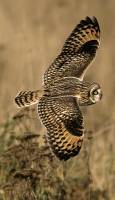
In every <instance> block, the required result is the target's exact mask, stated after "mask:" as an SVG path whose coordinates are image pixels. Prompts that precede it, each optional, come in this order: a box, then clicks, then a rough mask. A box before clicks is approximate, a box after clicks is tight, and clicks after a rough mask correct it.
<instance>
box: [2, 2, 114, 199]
mask: <svg viewBox="0 0 115 200" xmlns="http://www.w3.org/2000/svg"><path fill="white" fill-rule="evenodd" d="M86 16H96V17H97V19H98V21H99V24H100V28H101V45H100V49H99V50H98V52H97V56H96V59H95V61H94V62H93V64H92V66H91V68H90V70H89V71H88V72H87V75H86V77H85V78H86V79H89V80H93V81H96V82H99V83H100V85H101V86H102V89H103V99H102V101H101V102H100V103H98V104H96V105H94V106H92V107H88V108H87V110H85V111H84V117H85V127H86V137H85V141H84V145H83V148H82V150H81V152H80V154H79V156H78V157H75V158H73V159H71V160H70V161H68V162H67V163H60V162H59V161H57V159H56V158H55V157H53V158H52V156H51V155H50V152H49V150H48V149H45V147H44V145H43V146H42V145H41V144H42V140H43V139H42V138H41V136H43V135H44V133H45V129H44V128H43V126H42V125H41V124H40V121H39V119H38V116H37V113H36V111H24V116H22V118H21V117H14V116H15V115H16V113H18V112H20V111H19V110H18V109H17V107H16V106H15V104H14V97H15V96H16V94H17V93H18V92H19V91H20V90H28V89H29V90H30V89H38V88H40V87H41V85H42V82H43V74H44V71H45V69H46V68H47V67H48V66H49V65H50V63H51V62H52V61H53V59H54V58H55V57H56V56H57V54H58V53H59V52H60V49H61V47H62V46H63V43H64V41H65V39H66V37H67V36H68V34H69V33H70V32H71V31H72V29H73V28H74V26H75V25H76V24H77V23H78V22H79V20H80V19H82V18H84V17H86ZM114 18H115V2H114V0H110V1H107V0H106V1H105V0H101V1H99V0H97V1H91V0H87V1H85V0H72V1H69V0H55V1H54V0H47V1H45V0H42V1H41V0H39V1H32V0H28V1H27V0H20V1H15V0H10V1H8V0H4V1H3V0H0V27H1V29H0V90H1V95H0V110H1V114H0V138H1V142H0V150H1V155H2V153H4V154H3V155H2V156H1V160H0V166H1V172H0V173H1V178H0V186H1V190H0V200H4V199H5V200H11V199H14V200H18V199H22V200H23V199H24V200H25V199H29V200H30V199H31V200H33V199H40V200H46V199H50V200H55V199H60V200H63V199H67V200H69V199H70V198H71V199H72V200H74V199H80V200H89V199H92V200H98V199H99V200H106V199H107V200H114V199H115V190H114V188H115V145H114V138H115V136H114V132H115V100H114V99H115V69H114V66H115V55H114V54H115V45H114V44H115V23H114ZM25 113H26V114H25ZM27 113H29V114H27ZM22 119H23V120H22ZM24 132H32V133H33V134H35V135H36V134H40V135H41V136H40V138H39V137H38V136H35V138H34V137H32V139H30V140H26V139H24V138H26V137H25V135H24ZM28 134H29V133H28ZM20 137H21V138H23V139H19V138H20ZM17 138H18V139H17ZM30 138H31V137H30ZM36 138H38V139H36ZM28 141H29V142H28ZM20 145H22V146H25V148H26V147H28V145H30V146H31V145H32V146H34V149H32V152H31V149H28V148H26V150H25V149H24V148H22V149H20ZM46 146H47V145H46ZM9 148H10V149H9ZM12 148H13V150H12ZM18 148H19V152H21V153H19V155H17V154H18V153H17V152H18V150H17V149H18ZM37 149H38V150H37ZM15 150H16V151H15ZM37 151H40V152H39V154H38V155H37V158H36V152H37ZM47 151H48V153H47ZM24 152H25V154H24ZM42 153H43V154H47V155H45V159H44V157H43V158H41V157H42ZM32 154H33V157H34V156H35V158H36V161H33V160H29V156H28V155H32ZM23 155H25V158H24V159H25V162H26V164H25V165H24V167H22V160H21V161H20V159H22V157H23ZM40 156H41V157H40ZM15 159H17V160H15ZM52 159H53V161H52ZM40 163H41V165H40ZM11 166H13V167H11ZM32 166H33V168H32ZM14 169H15V170H14ZM30 169H33V171H31V170H30ZM55 169H56V170H55ZM12 170H14V171H12ZM24 170H25V171H24ZM29 170H30V171H29ZM36 170H37V172H36ZM20 171H21V172H20ZM38 171H39V173H38ZM11 172H12V173H11ZM14 172H15V173H14ZM34 172H35V177H34V178H32V179H31V181H33V182H32V183H31V184H30V182H28V181H27V182H26V179H27V177H30V174H31V176H32V177H33V174H34ZM48 172H49V173H48ZM17 173H18V175H19V174H21V178H20V176H18V175H17ZM36 173H37V175H36ZM22 174H23V176H24V178H22ZM25 174H26V175H25ZM28 174H29V175H28ZM38 174H40V176H39V175H38ZM25 176H26V178H25ZM44 176H45V177H44ZM17 177H18V178H17ZM22 179H23V180H22ZM18 181H19V182H18ZM21 184H24V188H21V189H20V190H19V188H20V185H21ZM32 184H34V186H33V185H32ZM9 185H10V186H11V188H10V189H9V187H10V186H9ZM54 185H55V187H54ZM34 187H35V188H34ZM12 188H13V189H14V188H15V190H13V189H12ZM28 188H29V189H28ZM33 188H34V190H33ZM52 188H53V189H52ZM26 189H27V190H26ZM4 191H5V193H4ZM12 191H13V192H12ZM19 191H20V195H22V196H18V195H19ZM25 191H27V192H26V193H27V194H28V197H27V196H24V194H25ZM17 193H18V194H17ZM29 194H31V195H29ZM13 195H14V196H16V195H17V196H16V197H15V198H14V196H13ZM32 195H33V196H32Z"/></svg>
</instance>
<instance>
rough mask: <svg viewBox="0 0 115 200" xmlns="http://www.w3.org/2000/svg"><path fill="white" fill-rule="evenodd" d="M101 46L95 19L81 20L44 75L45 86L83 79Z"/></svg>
mask: <svg viewBox="0 0 115 200" xmlns="http://www.w3.org/2000/svg"><path fill="white" fill-rule="evenodd" d="M99 44H100V28H99V24H98V21H97V19H96V18H95V17H93V18H89V17H86V19H84V20H81V21H80V23H79V24H78V25H77V26H76V27H75V29H74V30H73V31H72V33H71V34H70V36H69V37H68V38H67V40H66V42H65V44H64V46H63V48H62V51H61V53H60V55H59V56H58V57H57V58H56V59H55V60H54V62H53V63H52V64H51V65H50V67H49V68H48V69H47V70H46V72H45V74H44V84H45V85H47V86H49V85H51V84H52V83H53V81H54V80H55V79H60V78H62V77H67V76H72V77H77V78H80V79H83V77H84V73H85V71H86V69H87V67H88V65H89V64H90V63H91V61H92V60H93V58H94V57H95V54H96V50H97V49H98V47H99Z"/></svg>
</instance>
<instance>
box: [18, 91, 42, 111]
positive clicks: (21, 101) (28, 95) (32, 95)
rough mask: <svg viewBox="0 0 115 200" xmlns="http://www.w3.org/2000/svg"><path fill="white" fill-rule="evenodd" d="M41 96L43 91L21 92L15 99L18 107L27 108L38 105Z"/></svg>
mask: <svg viewBox="0 0 115 200" xmlns="http://www.w3.org/2000/svg"><path fill="white" fill-rule="evenodd" d="M42 95H43V90H35V91H21V92H20V93H19V94H18V95H17V96H16V98H15V103H16V104H17V105H18V107H27V106H31V105H33V104H36V103H38V101H39V99H40V97H42Z"/></svg>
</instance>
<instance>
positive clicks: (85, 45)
mask: <svg viewBox="0 0 115 200" xmlns="http://www.w3.org/2000/svg"><path fill="white" fill-rule="evenodd" d="M99 43H100V28H99V24H98V22H97V19H96V18H95V17H93V18H89V17H86V19H84V20H81V21H80V23H79V24H78V25H77V26H76V27H75V29H74V30H73V31H72V33H71V34H70V36H69V37H68V38H67V40H66V42H65V44H64V46H63V48H62V51H61V53H60V54H59V56H58V57H57V58H56V59H55V60H54V62H53V63H52V64H51V65H50V66H49V67H48V69H47V70H46V72H45V74H44V86H43V88H42V89H41V90H36V91H29V92H21V93H19V95H18V96H17V97H16V98H15V102H16V104H17V105H18V106H19V107H22V106H29V105H32V104H35V103H38V113H39V116H40V119H41V121H42V122H43V124H44V126H45V127H46V129H47V139H48V142H49V144H50V147H51V149H52V150H53V152H54V153H55V155H56V156H57V157H58V158H59V159H60V160H67V159H69V158H71V157H73V156H75V155H77V154H78V153H79V151H80V149H81V146H82V142H83V137H84V123H83V116H82V113H81V111H80V108H79V106H87V105H92V104H94V103H96V102H98V101H99V100H100V99H101V97H102V91H101V89H100V86H99V84H97V83H95V82H91V83H90V82H87V81H84V80H83V78H84V74H85V72H86V69H87V67H88V66H89V64H90V63H91V61H92V60H93V58H94V57H95V54H96V50H97V48H98V47H99Z"/></svg>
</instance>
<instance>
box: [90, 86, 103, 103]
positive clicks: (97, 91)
mask: <svg viewBox="0 0 115 200" xmlns="http://www.w3.org/2000/svg"><path fill="white" fill-rule="evenodd" d="M89 98H90V101H91V102H92V103H93V104H94V103H97V102H98V101H100V100H101V98H102V90H101V88H100V86H99V84H97V83H94V84H92V86H91V88H90V90H89Z"/></svg>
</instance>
